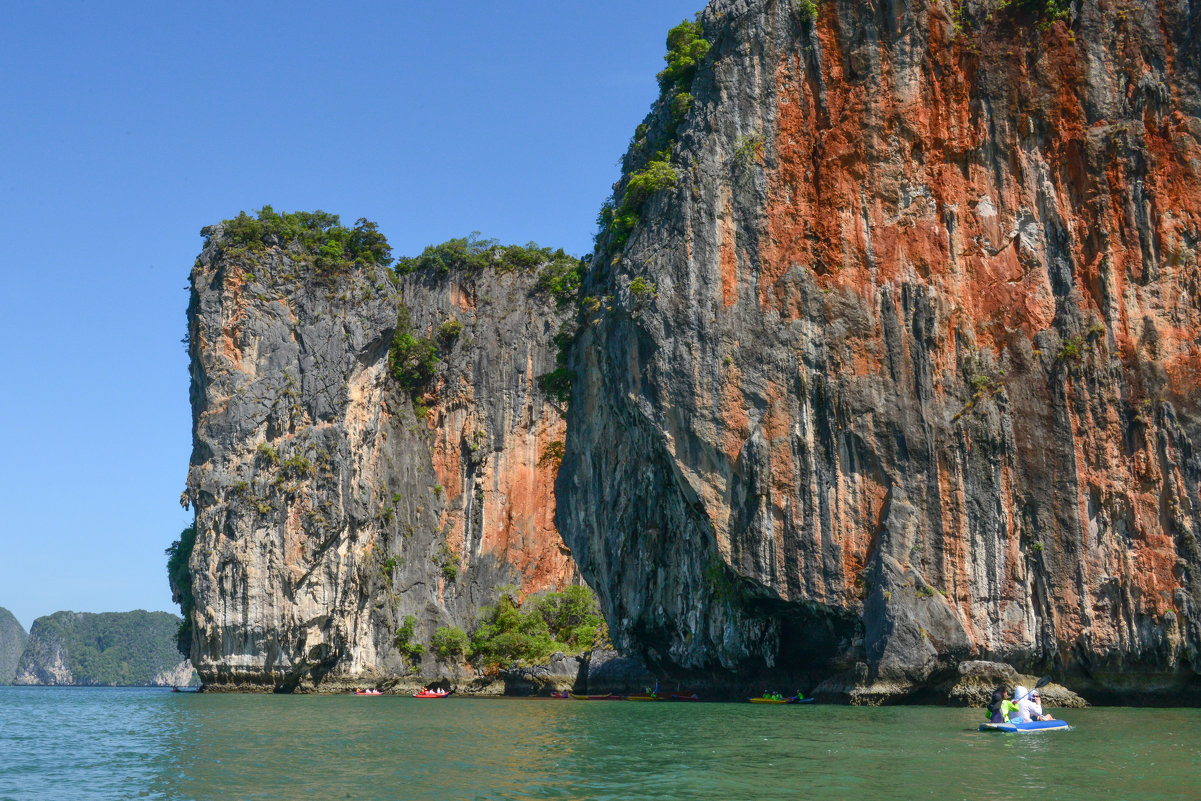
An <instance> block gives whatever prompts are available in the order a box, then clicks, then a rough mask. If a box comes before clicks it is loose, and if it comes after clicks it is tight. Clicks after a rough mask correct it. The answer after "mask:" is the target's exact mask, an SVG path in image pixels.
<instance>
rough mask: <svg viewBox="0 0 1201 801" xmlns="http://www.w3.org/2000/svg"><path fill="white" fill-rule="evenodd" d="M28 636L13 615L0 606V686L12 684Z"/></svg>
mask: <svg viewBox="0 0 1201 801" xmlns="http://www.w3.org/2000/svg"><path fill="white" fill-rule="evenodd" d="M27 639H29V635H28V634H26V633H25V627H24V626H22V625H21V622H20V621H19V620H17V619H16V618H15V617H13V613H12V612H10V611H8V610H7V609H5V608H4V607H2V606H0V684H12V681H13V677H14V676H16V675H17V663H18V662H19V661H20V660H21V654H22V653H23V652H24V651H25V641H26V640H27Z"/></svg>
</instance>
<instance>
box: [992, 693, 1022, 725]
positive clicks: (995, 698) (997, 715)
mask: <svg viewBox="0 0 1201 801" xmlns="http://www.w3.org/2000/svg"><path fill="white" fill-rule="evenodd" d="M1019 714H1020V713H1019V712H1018V705H1017V704H1015V703H1013V702H1012V701H1010V700H1009V693H1008V692H1006V690H1005V688H1004V687H998V688H997V689H996V690H995V691H994V692H993V694H992V703H991V704H989V705H988V722H989V723H1007V722H1009V718H1010V715H1014V716H1017V715H1019Z"/></svg>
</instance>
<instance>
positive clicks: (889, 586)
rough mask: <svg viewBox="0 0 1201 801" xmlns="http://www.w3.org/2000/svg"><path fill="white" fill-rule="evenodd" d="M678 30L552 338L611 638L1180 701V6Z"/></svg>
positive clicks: (1167, 1) (1189, 260)
mask: <svg viewBox="0 0 1201 801" xmlns="http://www.w3.org/2000/svg"><path fill="white" fill-rule="evenodd" d="M700 21H701V23H702V25H703V31H704V37H705V39H706V40H707V41H708V42H709V44H710V45H711V47H710V48H708V51H707V53H704V51H703V50H702V51H700V52H702V54H703V60H702V61H701V63H700V65H699V68H698V69H697V71H696V75H695V78H693V79H692V80H691V85H690V87H688V89H689V92H688V93H686V94H687V95H688V96H687V100H688V101H689V102H679V101H677V100H675V99H674V98H673V96H672V95H671V94H670V93H666V94H665V96H664V98H663V100H661V102H660V103H659V105H658V106H657V108H656V110H655V112H654V113H653V114H652V116H651V117H650V118H649V119H648V121H647V124H646V125H645V126H643V127H641V128H640V129H639V132H638V133H637V134H636V137H635V142H634V144H633V146H632V148H631V151H630V153H629V154H628V155H627V157H626V168H627V175H626V177H625V178H624V179H623V181H622V182H621V183H619V185H618V187H617V189H618V195H617V198H616V199H617V201H618V203H620V201H621V199H622V197H623V193H624V197H625V198H627V201H628V198H630V197H631V193H632V192H633V191H634V190H635V189H637V190H638V191H640V192H642V193H643V194H646V188H647V187H648V186H649V187H650V188H651V189H652V190H653V191H652V192H651V193H650V194H649V195H648V196H647V197H645V198H644V199H642V200H640V201H639V202H640V221H639V222H637V224H636V225H635V226H633V227H632V230H628V229H629V228H630V223H629V219H630V218H629V217H628V216H627V217H623V216H622V212H623V207H621V206H619V205H618V203H615V204H614V205H615V206H617V209H616V214H612V215H610V218H611V219H614V223H613V225H612V227H611V228H610V230H609V231H608V233H606V234H604V235H603V237H602V239H601V246H600V250H599V252H598V257H597V259H596V260H595V261H594V265H595V266H594V268H593V270H592V272H591V274H590V275H589V276H588V278H587V280H586V283H585V285H584V287H583V289H582V294H583V295H584V296H585V302H584V303H583V304H582V309H583V310H582V312H581V330H580V333H579V336H578V337H577V340H576V344H575V347H574V350H573V353H572V361H571V367H572V368H573V370H574V372H575V384H574V389H573V395H572V401H571V407H570V413H569V420H568V437H567V440H566V455H565V458H564V461H563V466H562V469H561V471H560V473H559V477H558V485H557V487H558V510H559V511H558V522H559V528H560V530H561V531H562V532H563V533H564V538H565V540H566V541H567V543H568V545H569V546H570V547H571V549H572V552H573V553H574V555H575V557H576V559H577V561H578V563H579V566H580V569H581V571H582V573H583V575H584V576H585V578H586V579H587V580H588V581H589V583H590V584H591V585H592V586H593V587H595V588H596V589H597V591H598V593H599V595H600V596H601V598H602V601H603V602H604V605H605V607H606V610H607V615H608V618H609V622H610V626H611V630H612V633H613V636H614V642H615V644H616V645H617V646H618V647H619V648H628V649H631V650H633V651H635V652H638V653H640V654H642V655H644V656H645V657H646V658H647V659H648V660H649V661H650V662H651V663H652V664H653V665H654V666H656V667H657V668H658V669H660V670H662V671H664V672H668V673H674V674H676V675H691V676H692V677H693V678H698V679H699V678H702V677H710V678H713V679H714V680H719V681H728V680H748V679H749V680H754V679H751V678H750V677H757V676H759V675H761V674H762V675H770V676H775V677H789V678H795V679H796V680H798V681H804V680H814V681H816V680H817V679H820V678H822V677H825V676H828V675H830V674H831V673H839V674H840V676H839V678H838V679H837V680H834V681H831V682H830V683H828V684H827V685H826V690H827V691H828V692H829V693H830V694H831V695H837V696H839V697H843V698H849V699H851V700H855V701H860V702H876V701H880V700H895V699H900V698H904V697H906V696H910V695H912V694H915V693H919V692H921V691H922V689H923V688H926V687H929V686H931V685H932V684H935V683H937V682H939V681H942V680H944V679H946V680H949V679H950V678H951V677H953V675H954V668H955V665H956V664H957V663H959V662H960V661H962V660H968V659H994V660H1003V661H1007V662H1010V663H1011V664H1013V665H1014V666H1017V667H1019V668H1020V669H1023V670H1026V671H1030V672H1036V673H1041V672H1044V671H1047V670H1052V669H1054V670H1056V671H1059V672H1061V673H1062V674H1063V675H1065V676H1068V677H1071V681H1068V682H1065V683H1069V684H1070V685H1071V686H1072V687H1073V688H1075V689H1079V690H1081V691H1083V692H1085V694H1086V695H1089V694H1091V697H1093V698H1096V699H1104V698H1106V697H1112V696H1113V695H1114V694H1120V693H1128V692H1139V693H1147V694H1149V695H1150V696H1153V697H1157V698H1160V699H1170V698H1181V697H1188V696H1192V697H1196V696H1197V695H1198V694H1201V691H1199V688H1201V684H1199V682H1198V677H1197V671H1198V669H1199V668H1201V654H1199V653H1198V647H1199V646H1201V552H1199V550H1198V536H1199V534H1201V497H1199V495H1198V492H1199V489H1201V393H1199V391H1198V390H1199V389H1201V333H1199V332H1201V265H1199V264H1198V243H1199V242H1201V4H1198V3H1196V2H1188V0H1157V1H1155V0H1149V1H1148V2H1142V3H1126V2H1110V1H1109V0H1076V2H1072V3H1071V4H1070V6H1069V4H1067V3H1061V2H1050V1H1043V0H1029V1H1028V2H999V1H998V0H963V1H962V2H939V1H938V0H890V1H888V2H882V1H880V2H859V1H858V0H822V2H820V3H812V2H793V0H714V2H712V3H711V4H710V5H709V6H708V8H707V9H706V10H705V11H704V13H703V15H702V17H701V18H700ZM681 63H683V62H681ZM673 69H674V67H673ZM668 80H673V79H672V78H671V76H668ZM660 150H661V152H658V153H656V151H660ZM655 160H659V161H660V162H664V161H666V162H669V163H670V166H671V168H672V169H671V170H670V171H669V170H668V169H666V167H663V166H662V165H660V166H657V167H655V165H654V164H653V163H652V162H653V161H655ZM652 167H654V168H655V169H654V170H652ZM656 170H657V171H656ZM647 176H651V177H654V176H658V182H657V183H652V182H651V181H650V179H649V178H648V177H647ZM635 178H636V180H635ZM673 179H674V180H673ZM626 205H629V203H628V202H627V204H626ZM623 225H625V229H623V228H622V226H623ZM627 236H628V241H626V237H627ZM756 686H757V685H756ZM786 686H792V684H791V683H790V684H788V685H786ZM1122 697H1125V698H1130V697H1131V696H1130V695H1123V696H1122Z"/></svg>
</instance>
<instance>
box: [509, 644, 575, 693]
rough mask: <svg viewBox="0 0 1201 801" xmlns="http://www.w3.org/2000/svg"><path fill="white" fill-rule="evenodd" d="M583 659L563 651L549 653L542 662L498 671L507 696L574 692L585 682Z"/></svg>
mask: <svg viewBox="0 0 1201 801" xmlns="http://www.w3.org/2000/svg"><path fill="white" fill-rule="evenodd" d="M584 664H585V662H584V660H583V659H582V658H580V657H577V656H567V655H566V654H563V653H554V654H551V657H550V660H549V661H548V662H547V663H546V664H545V665H533V666H531V667H524V668H515V669H513V670H503V671H501V678H502V679H503V680H504V683H505V692H506V694H508V695H549V694H550V693H552V692H562V691H564V690H569V691H576V690H577V688H579V687H582V686H583V685H584V684H585V681H584V679H585V676H584V673H583V671H584Z"/></svg>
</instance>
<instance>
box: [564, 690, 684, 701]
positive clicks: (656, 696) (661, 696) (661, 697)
mask: <svg viewBox="0 0 1201 801" xmlns="http://www.w3.org/2000/svg"><path fill="white" fill-rule="evenodd" d="M550 695H551V698H570V699H572V700H575V701H699V700H701V698H700V696H699V695H697V694H696V693H657V692H650V693H641V694H638V695H619V694H617V693H609V694H608V695H579V694H577V693H571V692H568V691H566V690H563V691H562V692H555V693H551V694H550Z"/></svg>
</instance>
